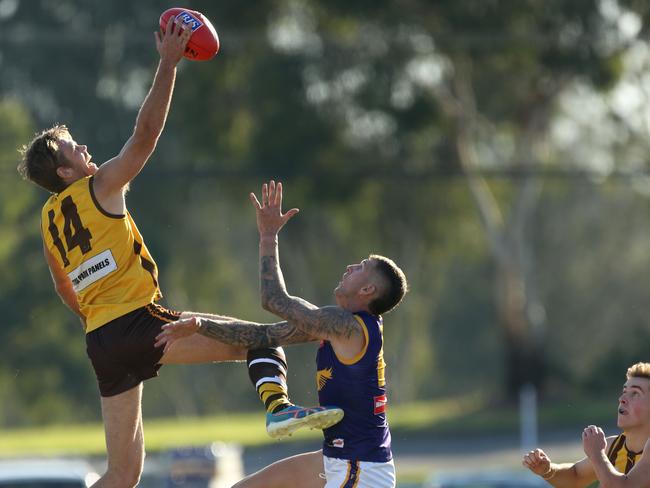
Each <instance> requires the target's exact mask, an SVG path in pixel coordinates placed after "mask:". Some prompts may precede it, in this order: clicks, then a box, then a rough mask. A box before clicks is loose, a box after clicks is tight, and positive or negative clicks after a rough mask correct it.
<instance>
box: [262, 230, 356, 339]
mask: <svg viewBox="0 0 650 488" xmlns="http://www.w3.org/2000/svg"><path fill="white" fill-rule="evenodd" d="M278 254H279V251H278V241H277V236H276V237H275V238H261V239H260V270H261V271H260V289H261V295H262V307H263V308H264V309H265V310H268V311H269V312H271V313H274V314H275V315H277V316H278V317H281V318H283V319H285V320H289V321H291V322H292V323H294V324H296V325H297V326H298V327H300V329H301V330H303V331H304V332H306V333H307V334H310V335H312V336H314V337H318V338H319V339H326V340H330V341H331V340H334V341H336V340H337V339H339V340H346V339H350V338H352V337H355V336H357V337H361V336H363V330H362V328H361V325H360V324H359V322H357V320H356V319H355V318H354V315H353V314H352V313H350V312H348V311H347V310H343V309H342V308H340V307H336V306H326V307H320V308H319V307H317V306H315V305H313V304H311V303H309V302H308V301H306V300H303V299H302V298H300V297H294V296H291V295H289V294H288V293H287V289H286V286H285V284H284V278H283V277H282V270H281V269H280V264H279V262H278Z"/></svg>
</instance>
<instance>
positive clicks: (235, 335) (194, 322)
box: [156, 317, 316, 351]
mask: <svg viewBox="0 0 650 488" xmlns="http://www.w3.org/2000/svg"><path fill="white" fill-rule="evenodd" d="M194 333H199V334H201V335H204V336H206V337H210V338H211V339H214V340H216V341H219V342H223V343H224V344H230V345H233V346H238V347H243V348H246V349H261V348H265V347H276V346H286V345H289V344H302V343H304V342H311V341H314V340H316V338H314V337H312V336H310V335H308V334H306V333H305V332H303V331H302V330H300V329H299V328H298V327H296V326H295V325H292V324H289V323H287V322H277V323H274V324H259V323H257V322H247V321H244V320H238V319H231V318H228V319H226V320H212V319H205V318H200V317H189V318H186V319H181V320H177V321H176V322H171V323H169V324H165V325H163V326H162V332H161V333H160V334H158V336H157V337H156V347H160V346H163V345H164V346H165V351H166V350H167V349H168V348H169V346H170V345H171V344H172V343H173V342H175V341H176V340H178V339H180V338H182V337H187V336H189V335H192V334H194Z"/></svg>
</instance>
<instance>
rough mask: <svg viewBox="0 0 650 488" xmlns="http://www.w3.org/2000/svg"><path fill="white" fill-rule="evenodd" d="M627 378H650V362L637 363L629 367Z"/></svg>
mask: <svg viewBox="0 0 650 488" xmlns="http://www.w3.org/2000/svg"><path fill="white" fill-rule="evenodd" d="M626 377H627V379H628V380H629V379H630V378H647V379H649V380H650V363H636V364H633V365H632V366H630V367H629V368H627V374H626Z"/></svg>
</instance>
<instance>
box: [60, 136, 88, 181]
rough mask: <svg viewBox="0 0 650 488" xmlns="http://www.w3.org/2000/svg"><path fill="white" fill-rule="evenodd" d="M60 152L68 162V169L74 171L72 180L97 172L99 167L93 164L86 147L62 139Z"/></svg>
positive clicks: (70, 140)
mask: <svg viewBox="0 0 650 488" xmlns="http://www.w3.org/2000/svg"><path fill="white" fill-rule="evenodd" d="M59 150H60V151H61V153H62V154H63V156H64V157H65V159H66V160H67V161H68V165H67V167H68V168H70V169H71V170H72V177H71V178H70V179H72V180H77V179H79V178H83V177H84V176H91V175H94V174H95V173H96V172H97V165H96V164H95V163H93V162H92V156H91V155H90V153H89V152H88V148H87V147H86V146H84V145H82V144H77V143H76V142H75V141H74V140H72V139H60V140H59Z"/></svg>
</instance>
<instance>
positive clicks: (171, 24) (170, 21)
mask: <svg viewBox="0 0 650 488" xmlns="http://www.w3.org/2000/svg"><path fill="white" fill-rule="evenodd" d="M175 24H176V17H175V16H174V15H172V16H170V17H169V19H167V27H166V28H165V34H167V35H172V34H173V33H174V25H175Z"/></svg>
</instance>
